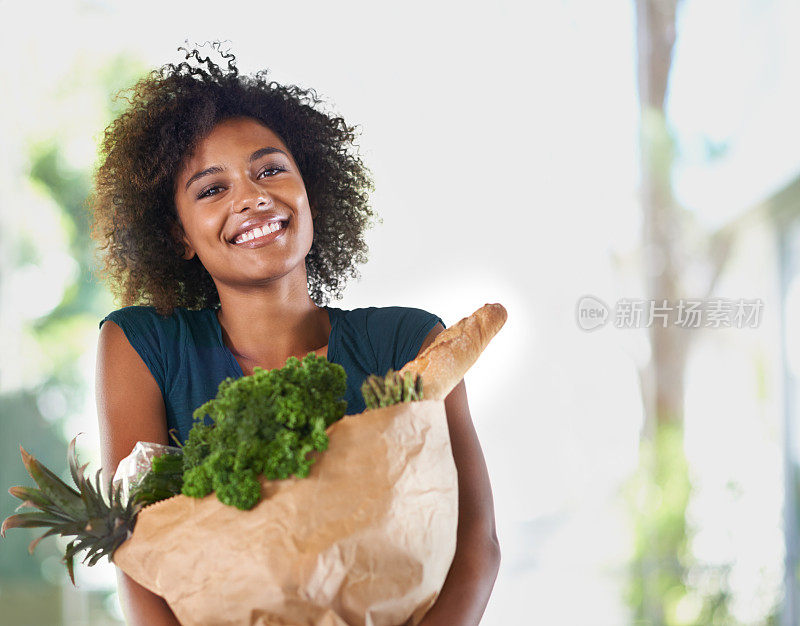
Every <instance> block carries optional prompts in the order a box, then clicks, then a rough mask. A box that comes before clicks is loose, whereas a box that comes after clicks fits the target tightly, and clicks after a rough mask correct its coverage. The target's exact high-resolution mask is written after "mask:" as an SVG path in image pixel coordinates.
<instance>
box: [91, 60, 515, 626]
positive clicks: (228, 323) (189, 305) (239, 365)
mask: <svg viewBox="0 0 800 626" xmlns="http://www.w3.org/2000/svg"><path fill="white" fill-rule="evenodd" d="M222 56H223V58H225V59H226V60H227V68H226V69H225V70H223V69H221V68H220V67H218V66H217V65H215V64H214V63H212V62H211V61H210V60H209V59H203V58H201V57H200V55H199V53H198V52H197V51H193V52H191V53H187V55H186V57H187V59H189V58H190V57H193V58H195V59H196V60H197V61H198V62H199V66H191V65H190V64H189V63H180V64H178V65H172V64H169V65H166V66H164V67H163V68H161V70H158V71H154V72H153V73H151V75H150V76H148V77H147V78H145V79H143V80H142V81H140V82H139V83H138V84H137V85H136V86H135V87H134V90H133V94H132V96H131V97H130V106H129V107H128V109H127V110H126V111H125V112H124V113H123V114H122V115H121V116H120V117H119V118H118V119H117V120H115V122H113V123H112V125H111V126H110V127H109V128H108V129H107V131H106V135H105V138H104V141H103V146H102V148H103V157H104V160H103V162H102V164H101V166H100V168H99V169H98V172H97V176H96V189H95V195H94V198H93V202H92V205H93V211H94V225H93V229H92V232H93V236H94V237H95V239H96V240H98V242H99V243H100V248H101V250H105V251H106V254H105V266H104V270H105V271H104V274H105V276H106V277H107V278H108V279H109V284H110V286H111V287H112V289H113V290H114V291H115V292H116V293H117V295H118V296H119V297H120V299H121V300H122V302H123V304H125V305H127V306H125V307H123V308H122V309H119V310H117V311H114V312H112V313H111V314H110V315H109V316H107V317H106V318H105V319H104V320H103V321H102V322H101V323H100V325H101V329H100V339H99V344H98V356H97V383H96V397H97V407H98V416H99V421H100V434H101V445H102V454H103V459H102V461H103V467H104V468H106V470H107V475H106V480H109V479H110V476H111V475H113V470H114V469H115V468H116V467H117V465H118V463H119V461H120V460H121V459H122V458H124V457H125V456H127V455H128V454H129V453H130V451H131V449H132V447H133V445H134V444H135V443H136V442H137V441H140V440H141V441H152V442H157V443H163V444H168V443H170V440H169V437H168V431H169V430H174V431H177V436H178V438H179V439H180V440H181V441H185V439H186V436H187V434H188V430H189V429H190V428H191V414H192V410H193V409H194V408H195V407H197V406H199V405H200V404H201V403H202V402H204V401H205V400H207V399H209V398H211V397H214V395H215V394H216V388H217V386H218V384H219V382H220V381H221V380H222V379H224V378H225V377H226V376H241V375H246V374H251V373H252V372H253V369H254V368H255V367H256V366H259V367H262V368H265V369H272V368H276V367H282V366H283V365H284V363H285V361H286V359H287V358H288V357H289V356H296V357H302V356H304V355H306V354H307V353H309V352H314V353H316V354H318V355H322V356H326V357H327V358H328V360H330V361H333V362H337V363H340V364H341V365H342V366H343V367H344V368H345V371H346V372H347V378H348V391H347V394H346V395H345V399H346V400H347V401H348V411H347V412H348V413H350V414H352V413H358V412H360V411H361V410H363V408H364V407H363V400H362V399H361V397H360V394H359V393H358V389H359V388H360V384H361V381H363V379H364V378H365V377H366V376H367V375H368V374H371V373H376V374H381V375H382V374H385V373H386V370H387V369H388V368H389V367H391V368H393V369H399V368H400V367H402V365H404V364H405V363H406V362H407V361H409V360H411V359H413V358H414V357H415V356H416V355H417V354H418V353H419V352H420V351H421V350H423V349H424V348H425V347H426V346H427V345H428V344H429V343H430V342H431V341H433V338H434V337H435V336H436V335H437V334H438V333H439V332H441V331H442V330H443V329H444V325H443V323H442V321H441V319H440V318H438V317H437V316H435V315H432V314H430V313H428V312H426V311H423V310H421V309H414V308H408V307H369V308H365V309H354V310H352V311H344V310H342V309H338V308H335V307H331V306H324V305H322V306H321V305H320V303H321V302H323V301H324V300H325V299H326V298H327V297H328V296H334V297H338V296H340V294H341V290H342V287H343V285H344V282H345V280H346V278H347V277H353V276H356V275H357V272H356V271H355V265H356V264H357V263H363V262H364V261H365V260H366V245H365V244H364V240H363V233H364V231H365V229H366V227H367V226H368V225H369V224H370V221H371V219H372V218H373V217H374V216H373V213H372V211H371V209H370V208H369V206H368V204H367V191H369V190H370V189H371V179H370V176H369V172H368V171H367V169H366V168H365V167H364V165H363V163H362V162H361V161H360V159H359V158H357V157H356V156H353V155H352V151H351V150H350V148H351V147H352V146H353V137H354V133H353V131H354V129H353V128H352V127H348V126H347V125H346V124H345V123H344V121H343V120H342V119H341V118H338V117H332V116H329V115H327V114H325V113H323V112H320V111H318V110H317V109H316V108H315V106H316V105H317V104H318V103H319V100H318V99H317V98H316V95H315V94H314V92H313V91H304V90H302V89H299V88H297V87H294V86H281V85H277V84H275V83H271V82H268V81H267V80H266V72H260V73H258V74H256V75H255V76H252V77H243V76H240V75H239V74H238V71H237V70H236V67H235V65H234V58H233V56H232V55H229V54H224V53H223V54H222ZM202 66H205V67H206V68H207V69H204V68H203V67H202ZM104 322H111V323H104ZM445 408H446V412H447V419H448V426H449V430H450V437H451V443H452V449H453V456H454V459H455V462H456V467H457V470H458V484H459V495H460V497H459V525H458V538H457V548H456V554H455V557H454V560H453V564H452V566H451V569H450V572H449V574H448V577H447V580H446V582H445V584H444V587H443V589H442V591H441V594H440V596H439V598H438V600H437V602H436V604H435V605H434V606H433V607H432V608H431V610H430V611H429V612H428V613H427V614H426V616H425V618H424V621H423V624H425V625H426V626H433V625H435V624H447V625H448V626H452V625H457V624H477V623H478V622H479V620H480V617H481V615H482V613H483V611H484V609H485V606H486V603H487V602H488V599H489V594H490V593H491V589H492V586H493V584H494V580H495V577H496V575H497V570H498V566H499V558H500V557H499V547H498V544H497V538H496V534H495V526H494V513H493V505H492V496H491V487H490V485H489V479H488V474H487V471H486V466H485V463H484V460H483V455H482V453H481V449H480V445H479V443H478V440H477V436H476V434H475V430H474V428H473V426H472V421H471V418H470V414H469V408H468V405H467V397H466V390H465V387H464V382H463V380H462V381H461V383H459V385H458V386H457V387H456V388H455V389H454V390H453V391H452V392H451V393H450V395H449V396H448V397H447V399H446V400H445ZM117 572H118V579H119V590H120V596H121V599H122V604H123V607H124V609H125V612H126V616H127V618H128V621H129V623H131V624H137V625H138V624H142V625H147V626H158V625H161V624H164V625H166V624H177V623H178V622H177V620H176V619H175V617H174V615H173V614H172V612H171V610H170V609H169V607H168V605H167V604H166V602H165V601H164V600H163V599H162V598H160V597H159V596H157V595H155V594H153V593H151V592H150V591H148V590H147V589H145V588H143V587H141V586H139V585H138V584H137V583H135V582H134V581H133V580H132V579H130V578H128V577H127V576H126V575H125V574H124V573H123V572H122V571H121V570H119V569H118V570H117Z"/></svg>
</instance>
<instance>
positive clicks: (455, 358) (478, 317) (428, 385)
mask: <svg viewBox="0 0 800 626" xmlns="http://www.w3.org/2000/svg"><path fill="white" fill-rule="evenodd" d="M507 317H508V313H507V312H506V309H505V307H504V306H503V305H502V304H485V305H483V306H482V307H481V308H480V309H478V310H477V311H475V312H474V313H473V314H472V315H470V316H469V317H465V318H464V319H462V320H460V321H459V322H458V323H456V324H454V325H453V326H451V327H450V328H446V329H445V330H443V331H442V332H441V333H439V334H438V335H436V338H435V339H434V340H433V343H431V345H429V346H428V347H427V348H425V350H423V351H422V352H420V354H419V355H418V356H417V358H416V359H414V360H413V361H409V362H408V363H406V364H405V365H404V366H403V368H402V369H401V370H400V372H399V373H400V375H401V376H402V375H403V374H405V373H406V372H411V373H412V375H417V374H418V375H420V376H421V377H422V393H423V398H424V399H426V400H443V399H444V398H445V397H446V396H447V394H449V393H450V392H451V391H452V390H453V387H455V386H456V385H457V384H458V383H459V382H460V381H461V379H462V378H464V374H465V373H466V372H467V370H468V369H469V368H470V367H472V365H473V363H475V361H477V360H478V357H479V356H480V354H481V352H483V349H484V348H485V347H486V346H487V345H488V343H489V342H490V341H491V339H492V337H494V336H495V335H496V334H497V331H499V330H500V329H501V328H502V327H503V324H505V322H506V318H507Z"/></svg>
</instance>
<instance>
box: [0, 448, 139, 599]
mask: <svg viewBox="0 0 800 626" xmlns="http://www.w3.org/2000/svg"><path fill="white" fill-rule="evenodd" d="M79 434H81V433H79ZM77 438H78V437H77V436H76V437H75V438H73V439H72V441H71V442H70V444H69V449H68V452H67V461H68V463H69V469H70V474H71V475H72V480H73V482H74V483H75V486H76V487H77V488H78V490H77V491H76V490H75V489H73V488H72V487H70V486H69V485H67V484H66V483H64V481H62V480H61V479H60V478H59V477H58V476H56V475H55V474H54V473H53V472H52V471H50V470H49V469H48V468H47V467H45V466H44V465H42V464H41V463H39V461H37V460H36V459H35V458H34V457H33V456H32V455H31V454H29V453H28V452H27V451H26V450H25V449H24V448H23V447H22V446H20V453H21V454H22V462H23V463H24V464H25V469H27V470H28V474H30V476H31V478H33V480H34V481H35V482H36V485H37V486H38V489H37V488H34V487H11V488H10V489H9V490H8V492H9V493H10V494H11V495H12V496H14V497H15V498H19V499H20V500H22V504H20V505H19V506H18V507H17V509H16V510H17V511H18V510H19V509H20V508H23V507H30V508H35V509H38V511H29V512H25V513H18V514H16V515H12V516H10V517H8V518H6V519H5V521H3V524H2V526H0V536H2V537H5V533H6V530H7V529H10V528H48V530H47V532H45V533H44V534H43V535H42V536H40V537H38V538H36V539H34V540H33V541H31V543H30V544H29V545H28V552H30V553H31V554H33V550H34V549H35V548H36V546H37V544H38V543H39V542H40V541H41V540H42V539H44V538H45V537H49V536H51V535H61V536H62V537H66V536H75V539H73V540H72V541H70V543H69V544H68V545H67V547H66V550H65V554H64V557H63V559H62V560H63V561H64V562H65V563H66V566H67V572H68V574H69V578H70V581H71V582H72V584H73V585H74V584H75V574H74V566H73V558H74V556H75V554H76V553H78V552H80V551H81V550H88V553H87V554H86V556H85V558H84V559H83V563H86V562H87V560H88V562H89V563H88V564H89V565H90V566H91V565H94V564H95V563H97V561H98V560H99V559H100V558H102V557H103V556H105V555H106V554H107V555H109V557H110V556H111V555H112V554H113V552H114V550H116V548H117V547H118V546H119V545H120V544H121V543H122V542H123V541H125V540H126V539H127V538H128V537H129V536H130V534H131V532H132V530H133V525H134V524H135V521H136V515H137V514H138V512H139V510H140V509H141V505H138V504H134V503H133V502H129V503H127V504H126V505H125V506H123V505H122V496H121V491H120V489H119V487H115V486H114V485H113V483H112V482H109V485H108V489H107V491H106V496H107V498H104V497H103V495H104V490H103V488H102V486H101V478H100V473H101V472H102V468H101V469H99V470H97V473H96V474H95V481H94V484H92V481H91V480H90V479H87V478H86V477H85V476H84V470H85V469H86V466H87V465H88V463H86V464H84V465H82V466H79V465H78V459H77V456H76V454H75V441H76V440H77Z"/></svg>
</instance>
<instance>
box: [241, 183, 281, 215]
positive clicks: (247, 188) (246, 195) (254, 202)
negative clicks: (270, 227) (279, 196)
mask: <svg viewBox="0 0 800 626" xmlns="http://www.w3.org/2000/svg"><path fill="white" fill-rule="evenodd" d="M237 186H238V190H237V193H235V194H234V196H233V206H232V207H231V209H232V210H233V212H234V213H241V212H242V211H245V210H247V209H256V208H264V207H267V208H268V207H270V206H272V196H270V195H269V193H267V191H266V190H265V189H264V188H263V187H259V186H258V185H256V184H255V182H253V181H252V180H250V179H249V178H247V179H245V180H244V181H242V182H240V183H239V184H238V185H237Z"/></svg>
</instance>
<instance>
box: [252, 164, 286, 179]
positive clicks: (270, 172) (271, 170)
mask: <svg viewBox="0 0 800 626" xmlns="http://www.w3.org/2000/svg"><path fill="white" fill-rule="evenodd" d="M285 171H286V168H285V167H281V166H280V165H275V166H273V167H267V168H265V169H263V170H261V173H260V174H259V175H258V177H259V178H263V177H264V176H275V174H279V173H280V172H285Z"/></svg>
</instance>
